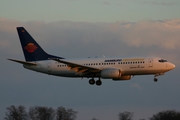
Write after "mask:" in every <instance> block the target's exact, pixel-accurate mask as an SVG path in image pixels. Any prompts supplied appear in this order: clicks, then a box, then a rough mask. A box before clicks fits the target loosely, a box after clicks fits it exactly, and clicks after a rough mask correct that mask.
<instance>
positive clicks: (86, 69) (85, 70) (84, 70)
mask: <svg viewBox="0 0 180 120" xmlns="http://www.w3.org/2000/svg"><path fill="white" fill-rule="evenodd" d="M49 59H51V60H55V61H57V62H60V63H64V64H67V66H68V67H70V69H71V70H74V71H76V73H77V74H90V73H98V72H100V71H101V70H102V69H99V68H94V67H90V66H85V65H81V64H77V63H73V62H69V61H66V60H64V59H58V58H49Z"/></svg>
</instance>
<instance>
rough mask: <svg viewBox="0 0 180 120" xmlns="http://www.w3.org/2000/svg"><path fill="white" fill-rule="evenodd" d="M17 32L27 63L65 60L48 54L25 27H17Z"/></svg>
mask: <svg viewBox="0 0 180 120" xmlns="http://www.w3.org/2000/svg"><path fill="white" fill-rule="evenodd" d="M17 32H18V35H19V39H20V42H21V46H22V50H23V53H24V57H25V59H26V61H39V60H48V59H49V58H60V59H63V58H62V57H57V56H53V55H49V54H47V53H46V52H45V51H44V50H43V49H42V48H41V47H40V46H39V45H38V43H37V42H36V41H35V40H34V39H33V38H32V37H31V35H30V34H29V33H28V32H27V31H26V30H25V29H24V28H23V27H17Z"/></svg>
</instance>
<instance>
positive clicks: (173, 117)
mask: <svg viewBox="0 0 180 120" xmlns="http://www.w3.org/2000/svg"><path fill="white" fill-rule="evenodd" d="M6 110H7V111H6V113H5V118H4V119H5V120H76V118H77V113H78V112H77V111H74V110H73V109H67V108H64V107H62V106H61V107H58V108H56V109H54V108H52V107H44V106H34V107H30V108H29V110H28V111H26V108H25V107H24V106H22V105H19V106H14V105H11V106H9V107H7V108H6ZM133 115H134V113H133V112H128V111H125V112H119V114H118V119H119V120H133ZM91 120H98V119H96V118H92V119H91ZM139 120H145V119H139ZM148 120H180V112H179V111H176V110H165V111H160V112H158V113H156V114H154V115H153V116H152V117H150V118H149V119H148Z"/></svg>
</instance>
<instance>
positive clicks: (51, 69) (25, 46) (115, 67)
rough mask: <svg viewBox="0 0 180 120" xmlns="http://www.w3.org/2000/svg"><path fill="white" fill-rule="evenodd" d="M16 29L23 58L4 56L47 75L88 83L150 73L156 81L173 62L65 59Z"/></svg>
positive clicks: (99, 82)
mask: <svg viewBox="0 0 180 120" xmlns="http://www.w3.org/2000/svg"><path fill="white" fill-rule="evenodd" d="M17 32H18V36H19V39H20V42H21V46H22V50H23V53H24V57H25V61H23V60H15V59H8V60H10V61H14V62H17V63H20V64H22V65H23V66H24V68H26V69H29V70H33V71H37V72H41V73H45V74H49V75H55V76H61V77H71V78H89V84H90V85H94V84H96V85H97V86H100V85H101V84H102V81H101V79H112V80H114V81H122V80H130V79H131V78H132V76H136V75H154V81H155V82H157V81H158V79H157V76H160V75H164V73H165V72H168V71H170V70H172V69H174V68H175V65H174V64H173V63H170V62H168V61H167V60H166V59H163V58H159V57H135V58H119V57H117V58H106V57H103V58H85V59H66V58H64V57H59V56H54V55H50V54H48V53H46V52H45V51H44V50H43V49H42V48H41V46H40V45H39V44H38V43H37V42H36V41H35V40H34V38H33V37H32V36H31V35H30V34H29V33H28V32H27V31H26V29H25V28H24V27H17ZM95 78H98V80H95Z"/></svg>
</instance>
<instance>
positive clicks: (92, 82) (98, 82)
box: [89, 78, 102, 86]
mask: <svg viewBox="0 0 180 120" xmlns="http://www.w3.org/2000/svg"><path fill="white" fill-rule="evenodd" d="M95 83H96V85H97V86H100V85H101V84H102V81H101V79H100V78H99V80H97V81H95V80H94V79H93V78H92V79H90V80H89V84H90V85H94V84H95Z"/></svg>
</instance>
